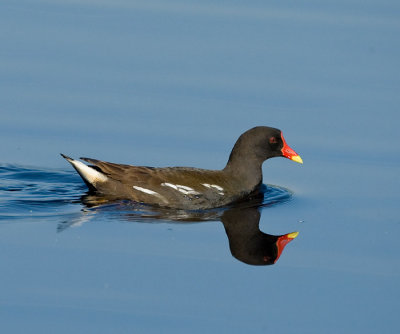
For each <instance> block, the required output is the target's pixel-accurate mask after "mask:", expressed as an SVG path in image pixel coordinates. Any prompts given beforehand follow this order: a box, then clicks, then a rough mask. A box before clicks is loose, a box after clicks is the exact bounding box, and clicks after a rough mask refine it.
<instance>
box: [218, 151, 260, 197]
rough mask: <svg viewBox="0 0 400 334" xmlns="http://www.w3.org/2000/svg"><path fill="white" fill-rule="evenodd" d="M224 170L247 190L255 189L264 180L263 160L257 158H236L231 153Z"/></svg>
mask: <svg viewBox="0 0 400 334" xmlns="http://www.w3.org/2000/svg"><path fill="white" fill-rule="evenodd" d="M223 171H224V172H225V173H227V174H229V176H230V178H231V179H232V180H236V182H237V183H238V184H240V188H242V189H243V191H245V192H251V191H253V190H254V189H255V188H256V187H257V186H258V185H260V183H261V182H262V161H259V160H258V159H255V158H244V159H236V158H235V157H232V155H231V157H230V159H229V161H228V163H227V164H226V166H225V168H224V169H223Z"/></svg>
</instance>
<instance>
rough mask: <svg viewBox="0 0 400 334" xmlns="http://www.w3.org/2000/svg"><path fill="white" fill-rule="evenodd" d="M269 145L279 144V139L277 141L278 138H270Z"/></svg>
mask: <svg viewBox="0 0 400 334" xmlns="http://www.w3.org/2000/svg"><path fill="white" fill-rule="evenodd" d="M269 143H270V144H277V143H278V139H276V137H271V138H269Z"/></svg>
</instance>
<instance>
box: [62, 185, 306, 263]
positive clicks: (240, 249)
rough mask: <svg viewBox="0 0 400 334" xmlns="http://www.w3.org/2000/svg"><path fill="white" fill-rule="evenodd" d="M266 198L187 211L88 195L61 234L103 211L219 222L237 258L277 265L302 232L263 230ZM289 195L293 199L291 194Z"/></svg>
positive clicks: (125, 216)
mask: <svg viewBox="0 0 400 334" xmlns="http://www.w3.org/2000/svg"><path fill="white" fill-rule="evenodd" d="M264 195H265V189H261V190H260V192H258V193H257V194H254V195H253V196H252V197H251V198H250V199H248V200H246V201H243V202H240V203H236V204H235V205H232V206H229V207H226V208H222V209H221V208H219V209H215V210H201V211H199V210H196V211H185V210H171V209H164V208H154V207H150V206H147V205H143V204H138V203H134V202H130V201H121V200H114V199H111V198H107V197H104V196H98V195H95V194H87V195H85V196H83V197H82V198H81V202H82V204H83V205H84V206H85V209H84V210H83V213H82V215H81V216H80V217H77V218H76V219H72V220H70V221H66V222H63V223H60V224H59V226H58V231H62V230H65V229H66V228H68V227H69V226H72V225H81V224H82V223H84V222H86V221H88V220H90V219H91V218H92V217H95V216H96V215H97V214H98V213H100V212H102V213H111V216H112V217H116V218H118V219H119V220H121V219H122V220H125V221H134V222H146V221H147V222H150V221H168V222H182V223H189V222H201V221H218V220H219V221H221V222H222V224H223V225H224V228H225V232H226V235H227V237H228V240H229V248H230V251H231V253H232V256H233V257H235V258H236V259H238V260H239V261H242V262H244V263H246V264H250V265H270V264H274V263H276V262H277V260H278V259H279V257H280V256H281V254H282V251H283V249H284V248H285V246H286V245H287V244H288V243H289V242H290V241H292V240H293V239H294V238H295V237H296V236H297V234H298V232H292V233H288V234H284V235H278V236H277V235H270V234H266V233H264V232H262V231H260V228H259V223H260V217H261V211H262V207H264V206H267V205H270V204H271V203H269V202H268V201H265V197H264ZM288 196H289V197H290V195H288Z"/></svg>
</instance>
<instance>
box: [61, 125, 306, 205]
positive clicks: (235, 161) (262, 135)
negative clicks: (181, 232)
mask: <svg viewBox="0 0 400 334" xmlns="http://www.w3.org/2000/svg"><path fill="white" fill-rule="evenodd" d="M62 156H63V157H64V158H65V159H67V160H68V161H69V162H70V163H71V164H72V166H73V167H74V168H75V169H76V170H77V172H78V173H79V175H80V176H81V177H82V179H83V180H84V181H85V183H86V184H87V185H88V187H89V189H90V190H92V191H96V192H98V193H102V194H105V195H108V196H110V197H113V198H120V199H130V200H133V201H136V202H141V203H147V204H151V205H160V206H166V207H171V208H183V209H207V208H214V207H220V206H224V205H227V204H229V203H232V202H235V201H237V200H240V199H243V198H245V197H246V196H248V195H249V194H251V193H252V192H253V191H255V190H256V189H257V187H258V186H259V185H260V184H261V182H262V169H261V166H262V163H263V162H264V161H265V160H266V159H268V158H272V157H278V156H283V157H286V158H289V159H292V160H294V161H297V162H300V163H302V160H301V158H300V157H299V156H298V155H297V153H295V152H294V151H293V150H292V149H291V148H290V147H289V146H288V145H287V144H286V142H285V140H284V138H283V136H282V133H281V131H280V130H278V129H275V128H270V127H264V126H259V127H255V128H252V129H250V130H248V131H246V132H245V133H243V134H242V135H241V136H240V137H239V139H238V140H237V142H236V144H235V146H234V147H233V149H232V152H231V154H230V156H229V160H228V163H227V164H226V166H225V168H224V169H222V170H205V169H200V168H190V167H164V168H154V167H142V166H130V165H122V164H115V163H110V162H105V161H99V160H96V159H90V158H81V159H82V160H84V161H86V162H88V163H90V164H92V166H91V165H89V166H88V165H85V164H83V163H82V162H80V161H77V160H74V159H72V158H69V157H67V156H65V155H63V154H62Z"/></svg>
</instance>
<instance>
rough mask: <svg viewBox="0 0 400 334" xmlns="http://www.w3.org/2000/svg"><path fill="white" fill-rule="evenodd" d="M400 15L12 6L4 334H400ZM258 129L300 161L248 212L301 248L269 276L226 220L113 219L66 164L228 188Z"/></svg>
mask: <svg viewBox="0 0 400 334" xmlns="http://www.w3.org/2000/svg"><path fill="white" fill-rule="evenodd" d="M399 13H400V5H399V3H398V1H393V0H388V1H376V0H371V1H358V0H354V1H325V2H323V3H322V2H321V3H317V2H312V1H311V2H310V1H307V2H305V1H303V2H299V1H286V2H280V3H272V2H265V1H262V2H261V1H256V2H251V3H249V2H244V1H229V2H227V1H217V2H210V1H202V2H196V1H186V2H177V1H168V2H165V3H164V2H161V1H153V0H150V1H146V2H141V1H136V2H131V1H123V0H121V1H108V0H105V1H98V2H97V1H89V0H88V1H85V0H83V1H66V0H57V1H51V2H48V1H40V0H39V1H35V2H32V1H29V0H21V1H9V0H4V1H2V2H1V4H0V40H1V48H0V143H1V144H0V200H1V202H0V266H1V275H0V324H1V325H0V327H1V331H2V332H5V333H23V332H30V333H43V332H57V333H71V332H76V333H87V332H96V333H110V332H116V333H125V332H127V333H132V332H139V333H142V332H144V333H160V332H163V333H188V332H189V333H204V332H223V333H224V332H231V333H243V332H252V333H261V332H262V333H264V332H280V333H294V332H296V333H376V332H379V333H394V332H396V329H397V313H398V309H399V306H400V305H399V297H400V293H399V292H400V289H399V284H398V282H399V276H400V270H399V269H400V259H399V254H400V249H399V248H400V246H399V242H398V240H397V235H398V234H399V228H400V218H399V214H398V212H399V210H398V203H399V191H398V189H399V186H400V182H399V181H400V180H399V167H400V152H399V151H400V149H399V145H398V143H399V142H400V132H399V131H398V124H399V123H400V122H399V121H400V117H399V112H398V106H399V105H400V94H399V90H400V66H399V65H400V64H399V59H400V44H399V39H398V36H399V35H400V18H399V16H400V15H399ZM255 125H269V126H274V127H278V128H280V129H281V130H282V131H283V134H284V136H285V139H286V140H287V142H288V144H289V145H290V146H291V147H292V148H293V149H294V150H295V151H296V152H298V153H299V154H300V155H301V157H302V158H303V160H304V165H299V164H296V163H293V162H291V161H289V160H287V159H281V158H276V159H271V160H268V161H267V162H266V163H265V164H264V167H263V171H264V183H265V184H266V185H267V188H266V190H265V193H264V195H263V198H262V202H261V204H265V205H264V206H262V207H261V208H260V209H259V210H256V212H259V213H260V216H259V217H258V216H257V214H255V213H254V211H253V209H251V208H250V209H249V210H250V212H249V215H248V217H250V218H251V217H252V218H251V219H250V220H249V221H248V224H249V225H250V224H253V226H255V227H257V228H259V230H260V231H258V230H257V231H256V232H257V233H258V232H259V233H265V234H270V235H281V234H285V233H289V232H292V231H299V235H298V237H297V238H296V239H295V240H293V241H292V242H291V243H290V244H288V245H287V246H286V248H285V250H284V251H283V253H282V255H281V257H280V258H279V260H278V261H277V262H276V263H275V264H272V265H269V266H254V265H249V264H247V263H245V262H244V261H241V259H240V258H238V256H237V255H238V253H237V252H235V250H234V251H233V252H232V242H231V240H230V239H229V237H231V235H229V236H228V234H229V233H228V234H227V230H226V229H225V227H224V225H223V223H222V222H221V220H222V219H223V218H222V217H223V214H224V212H226V211H219V210H216V211H212V212H207V213H201V214H197V215H195V216H193V213H190V214H188V213H187V212H157V211H155V210H153V209H149V208H147V207H143V206H138V205H133V204H132V203H129V202H125V201H121V202H117V203H101V202H99V200H100V201H101V199H98V198H97V199H95V200H93V198H88V197H86V196H85V194H86V187H85V185H84V184H83V183H82V181H81V180H80V178H79V176H78V175H76V174H75V172H74V170H73V169H72V168H71V166H69V165H68V164H67V163H66V162H65V160H64V159H62V158H61V157H60V156H59V153H60V152H63V153H65V154H68V155H71V156H72V157H79V156H88V157H92V158H97V159H102V160H107V161H112V162H118V163H129V164H137V165H149V166H195V167H200V168H211V169H218V168H222V167H223V166H224V165H225V163H226V160H227V158H228V156H229V152H230V150H231V148H232V146H233V144H234V142H235V140H236V139H237V137H238V136H239V135H240V134H241V133H242V132H244V131H245V130H247V129H249V128H251V127H253V126H255ZM250 207H252V206H251V205H250ZM247 209H248V208H246V210H247ZM228 212H229V211H228ZM258 220H259V221H258ZM235 255H236V256H235ZM242 260H243V259H242Z"/></svg>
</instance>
